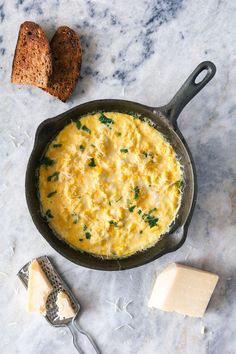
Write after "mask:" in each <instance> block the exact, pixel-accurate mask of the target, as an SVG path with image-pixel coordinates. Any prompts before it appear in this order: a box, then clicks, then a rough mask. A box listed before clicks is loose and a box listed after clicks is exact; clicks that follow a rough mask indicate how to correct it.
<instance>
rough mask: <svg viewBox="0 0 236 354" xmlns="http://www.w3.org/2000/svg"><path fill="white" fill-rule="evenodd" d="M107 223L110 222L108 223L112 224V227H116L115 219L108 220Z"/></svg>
mask: <svg viewBox="0 0 236 354" xmlns="http://www.w3.org/2000/svg"><path fill="white" fill-rule="evenodd" d="M109 224H110V225H114V227H118V223H117V221H114V220H110V221H109Z"/></svg>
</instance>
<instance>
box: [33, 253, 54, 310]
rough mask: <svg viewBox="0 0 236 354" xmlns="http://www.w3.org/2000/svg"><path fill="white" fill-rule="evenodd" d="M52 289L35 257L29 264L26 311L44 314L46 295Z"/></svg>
mask: <svg viewBox="0 0 236 354" xmlns="http://www.w3.org/2000/svg"><path fill="white" fill-rule="evenodd" d="M52 290H53V287H52V285H51V284H50V282H49V280H48V278H47V276H46V275H45V273H44V272H43V270H42V268H41V267H40V265H39V263H38V261H37V260H36V259H35V260H33V261H32V262H31V264H30V265H29V280H28V290H27V310H28V312H34V313H39V314H41V315H44V316H45V315H46V302H47V298H48V295H49V294H50V293H51V291H52Z"/></svg>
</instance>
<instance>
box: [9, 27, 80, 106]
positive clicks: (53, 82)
mask: <svg viewBox="0 0 236 354" xmlns="http://www.w3.org/2000/svg"><path fill="white" fill-rule="evenodd" d="M81 58H82V51H81V46H80V40H79V37H78V35H77V34H76V33H75V32H74V31H73V30H72V29H70V28H69V27H66V26H62V27H59V28H58V29H57V31H56V33H55V34H54V36H53V38H52V40H51V42H50V45H49V43H48V40H47V37H46V35H45V33H44V31H43V30H42V28H41V27H40V26H39V25H38V24H36V23H34V22H29V21H27V22H24V23H23V24H22V25H21V27H20V31H19V36H18V40H17V45H16V50H15V56H14V60H13V64H12V76H11V82H12V83H15V84H24V85H34V86H37V87H40V88H42V89H43V90H45V91H47V92H49V93H50V94H51V95H53V96H56V97H58V98H59V99H60V100H61V101H63V102H65V101H66V100H67V99H68V98H69V97H70V95H71V94H72V92H73V90H74V88H75V86H76V82H77V79H78V77H79V73H80V67H81Z"/></svg>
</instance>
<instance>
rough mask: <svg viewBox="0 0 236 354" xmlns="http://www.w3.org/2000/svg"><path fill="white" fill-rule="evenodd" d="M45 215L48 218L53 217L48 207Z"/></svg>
mask: <svg viewBox="0 0 236 354" xmlns="http://www.w3.org/2000/svg"><path fill="white" fill-rule="evenodd" d="M45 215H46V217H47V218H48V219H53V215H52V213H51V210H50V209H48V210H47V211H46V213H45Z"/></svg>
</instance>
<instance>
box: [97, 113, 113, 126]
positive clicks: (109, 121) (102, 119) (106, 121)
mask: <svg viewBox="0 0 236 354" xmlns="http://www.w3.org/2000/svg"><path fill="white" fill-rule="evenodd" d="M99 120H100V122H101V123H102V124H106V125H107V126H108V127H109V126H110V124H114V120H113V119H111V118H108V117H106V116H105V115H104V114H103V113H101V115H100V117H99Z"/></svg>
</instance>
